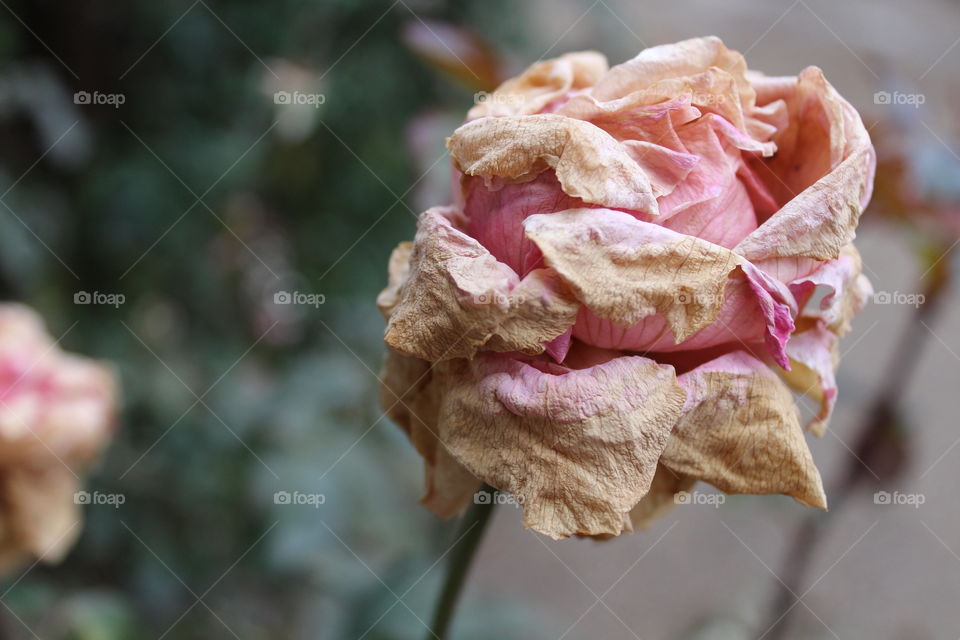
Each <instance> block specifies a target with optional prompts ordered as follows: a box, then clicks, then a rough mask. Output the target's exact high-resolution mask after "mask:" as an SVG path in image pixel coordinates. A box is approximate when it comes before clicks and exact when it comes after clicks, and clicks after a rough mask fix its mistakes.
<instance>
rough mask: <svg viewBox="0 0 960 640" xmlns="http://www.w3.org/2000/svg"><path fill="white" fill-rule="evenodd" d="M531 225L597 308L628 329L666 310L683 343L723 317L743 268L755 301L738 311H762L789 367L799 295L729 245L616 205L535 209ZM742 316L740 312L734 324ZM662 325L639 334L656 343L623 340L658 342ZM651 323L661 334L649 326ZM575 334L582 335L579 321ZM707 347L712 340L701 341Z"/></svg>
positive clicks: (577, 290)
mask: <svg viewBox="0 0 960 640" xmlns="http://www.w3.org/2000/svg"><path fill="white" fill-rule="evenodd" d="M524 227H525V229H526V232H527V235H528V236H529V237H530V238H531V239H532V240H533V241H534V242H535V243H536V244H537V246H538V247H539V248H540V250H541V252H542V253H543V255H544V258H545V260H546V264H547V265H548V266H550V267H552V268H554V269H556V270H557V272H558V273H559V274H560V275H561V276H562V277H563V279H564V281H566V282H567V283H568V284H569V285H570V287H571V288H572V289H573V292H574V294H575V295H576V297H577V298H578V299H579V300H581V301H582V302H583V303H584V304H585V305H586V306H587V307H589V309H590V311H591V312H592V313H594V314H596V315H597V316H599V317H600V318H603V319H607V320H611V321H613V322H614V323H616V324H617V325H619V326H620V327H622V328H630V327H634V326H635V325H637V324H638V323H640V322H641V321H643V320H644V319H646V318H648V317H650V316H653V315H654V314H659V315H660V316H662V317H663V318H664V319H665V321H666V325H667V326H668V327H669V330H670V332H671V333H672V335H673V339H674V343H675V344H681V343H683V342H684V341H685V340H687V339H688V338H690V337H691V336H693V335H694V334H696V333H697V332H698V331H700V330H702V329H704V328H705V327H707V326H708V325H710V324H711V323H713V322H714V321H715V320H717V318H718V315H719V314H720V311H721V309H722V308H723V306H724V291H725V289H726V288H727V286H728V281H729V279H730V277H731V274H733V273H734V271H735V270H737V268H738V267H739V268H740V269H739V271H737V273H738V274H740V275H739V276H738V277H741V278H744V280H745V282H746V285H747V286H746V287H741V288H740V291H741V295H743V296H745V297H744V298H743V299H742V300H743V301H745V302H746V301H748V302H751V303H752V306H747V307H745V308H744V307H738V308H737V309H736V310H732V309H731V310H732V311H734V312H738V313H740V314H743V313H744V312H747V311H755V310H759V312H760V313H759V315H758V319H760V320H761V322H760V323H757V324H758V325H759V326H762V327H765V328H766V336H767V343H768V346H769V347H770V349H771V353H772V354H773V356H774V358H776V359H777V361H778V362H780V363H782V364H783V365H784V366H788V365H787V362H786V357H785V355H784V354H783V345H784V343H785V342H786V340H787V338H788V337H789V334H790V331H791V330H792V329H793V319H792V314H793V313H794V312H795V305H794V303H793V296H792V295H791V294H790V292H789V290H787V288H786V287H785V286H784V285H782V284H780V283H778V282H776V281H774V280H773V279H771V278H769V277H767V276H766V275H765V274H763V273H762V272H760V271H759V270H758V269H755V268H754V267H753V266H752V265H750V264H749V263H748V262H747V261H745V260H743V259H742V258H741V257H740V256H738V255H736V254H735V253H734V252H732V251H730V250H729V249H725V248H723V247H721V246H719V245H715V244H713V243H710V242H706V241H704V240H700V239H699V238H695V237H692V236H688V235H684V234H680V233H677V232H675V231H671V230H669V229H665V228H663V227H660V226H658V225H655V224H650V223H646V222H642V221H639V220H636V219H635V218H633V217H632V216H630V215H628V214H625V213H622V212H619V211H611V210H608V209H573V210H570V211H564V212H561V213H554V214H550V215H535V216H531V217H529V218H527V219H526V221H525V222H524ZM734 275H736V274H734ZM738 302H739V301H738ZM728 308H730V307H728ZM581 318H583V314H581ZM742 322H743V320H741V319H738V320H736V322H734V324H735V325H739V324H742ZM662 326H663V325H659V326H651V327H647V328H644V329H641V334H640V335H633V336H631V338H634V339H652V342H650V343H646V344H637V343H633V344H630V345H625V344H621V345H618V346H621V347H622V348H630V349H636V350H654V349H658V348H659V344H660V342H659V340H660V336H661V333H660V329H661V328H662ZM754 326H757V325H754ZM650 329H652V330H653V331H654V334H653V335H649V334H648V333H647V332H648V330H650ZM613 331H614V329H610V332H611V333H612V332H613ZM729 333H730V332H729V331H727V332H726V334H724V333H723V332H720V333H719V334H718V338H719V339H721V340H729V339H730V337H729ZM574 334H575V335H582V334H579V333H578V330H577V329H576V328H575V329H574ZM757 337H758V338H760V337H762V335H758V336H757ZM595 344H596V343H595ZM655 345H656V346H655ZM597 346H605V347H610V346H614V345H611V344H597ZM706 346H712V344H697V345H696V346H695V348H703V347H706Z"/></svg>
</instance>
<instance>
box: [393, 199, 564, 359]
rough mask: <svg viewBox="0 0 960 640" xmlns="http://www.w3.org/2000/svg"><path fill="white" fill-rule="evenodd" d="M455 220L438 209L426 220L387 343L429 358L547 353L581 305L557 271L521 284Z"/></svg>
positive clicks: (544, 272) (426, 214)
mask: <svg viewBox="0 0 960 640" xmlns="http://www.w3.org/2000/svg"><path fill="white" fill-rule="evenodd" d="M449 215H451V212H450V211H449V210H447V209H444V208H440V207H437V208H434V209H430V210H428V211H426V212H424V213H423V214H422V215H421V216H420V220H419V222H418V230H417V236H416V239H415V241H414V248H413V253H412V256H411V260H410V273H409V277H408V279H407V281H406V282H405V283H404V284H403V286H402V287H401V289H400V293H399V300H398V301H397V302H396V304H395V305H394V306H393V307H392V310H391V311H390V318H389V322H388V324H387V331H386V336H385V340H386V342H387V344H389V345H390V346H391V347H393V348H394V349H397V350H398V351H400V352H402V353H405V354H407V355H412V356H416V357H418V358H423V359H425V360H430V361H438V360H443V359H447V358H457V357H470V356H472V355H473V354H474V353H476V352H477V350H479V349H481V348H489V349H493V350H496V351H524V352H527V353H542V352H543V350H544V346H543V343H544V342H548V341H550V340H552V339H554V338H556V337H557V336H559V335H561V334H562V333H564V332H565V331H566V330H567V329H568V328H570V326H571V325H572V324H573V322H574V319H575V317H576V311H577V307H578V304H577V302H576V300H575V299H574V298H573V297H572V295H571V294H570V293H569V292H568V291H567V288H566V286H565V285H564V284H563V282H561V281H560V279H559V278H558V277H557V275H556V274H555V273H553V272H552V271H550V270H546V269H538V270H536V271H533V272H531V273H529V274H528V275H527V276H526V277H525V278H523V280H520V279H519V278H518V277H517V274H516V273H514V271H513V270H512V269H510V267H508V266H507V265H505V264H503V263H501V262H497V260H496V259H495V258H494V257H493V256H492V255H490V252H489V251H487V250H486V249H485V248H484V247H483V246H481V245H480V243H478V242H477V241H476V240H474V239H473V238H470V237H469V236H467V235H466V234H464V233H462V232H460V231H458V230H457V229H455V228H454V227H453V225H452V224H451V223H450V220H449V218H448V216H449ZM388 291H389V287H388ZM386 300H387V301H389V300H390V295H389V293H388V294H387V295H386Z"/></svg>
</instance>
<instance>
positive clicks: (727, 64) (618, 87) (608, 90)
mask: <svg viewBox="0 0 960 640" xmlns="http://www.w3.org/2000/svg"><path fill="white" fill-rule="evenodd" d="M710 69H715V70H717V71H722V72H725V75H729V77H730V78H732V79H733V81H734V82H735V83H736V86H737V97H738V98H739V102H740V104H742V105H743V107H744V109H747V108H750V107H753V104H754V102H755V100H756V94H755V93H754V90H753V88H752V87H751V86H750V83H749V81H748V80H747V76H746V72H747V63H746V61H745V60H744V58H743V55H741V54H740V53H739V52H737V51H731V50H730V49H727V47H726V46H725V45H724V44H723V42H722V41H721V40H720V38H717V37H715V36H709V37H706V38H692V39H690V40H684V41H682V42H677V43H674V44H666V45H661V46H658V47H650V48H648V49H644V50H643V51H641V52H640V53H639V54H637V56H636V57H634V58H633V59H632V60H628V61H627V62H624V63H622V64H618V65H616V66H614V67H612V68H611V69H610V71H609V72H608V73H607V74H606V75H604V76H603V78H602V79H601V80H600V81H598V82H597V83H596V85H595V86H594V89H593V91H592V93H593V95H594V96H595V97H596V98H597V99H598V100H613V99H616V98H622V97H624V96H626V95H628V94H630V93H633V92H635V91H640V90H643V89H647V88H649V87H650V86H651V85H654V84H655V83H658V82H661V81H665V80H667V81H668V80H672V79H675V78H685V77H688V76H696V75H698V74H702V73H704V72H706V71H708V70H710Z"/></svg>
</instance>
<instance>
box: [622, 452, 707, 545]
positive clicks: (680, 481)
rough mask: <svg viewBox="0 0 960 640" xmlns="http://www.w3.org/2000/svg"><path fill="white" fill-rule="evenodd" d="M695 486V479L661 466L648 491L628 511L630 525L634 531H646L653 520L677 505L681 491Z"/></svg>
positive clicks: (658, 467)
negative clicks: (677, 498)
mask: <svg viewBox="0 0 960 640" xmlns="http://www.w3.org/2000/svg"><path fill="white" fill-rule="evenodd" d="M695 484H697V479H696V478H691V477H690V476H685V475H681V474H679V473H675V472H673V471H671V470H670V469H668V468H667V467H665V466H663V465H662V464H661V465H658V466H657V473H656V474H655V475H654V476H653V482H652V483H651V484H650V491H649V492H647V495H645V496H643V499H642V500H640V502H638V503H637V506H635V507H634V508H633V509H631V510H630V524H631V526H632V528H633V529H634V530H637V529H641V530H643V529H647V528H648V527H649V526H650V523H652V522H653V521H654V520H656V519H658V518H660V517H662V516H663V515H664V514H666V513H667V512H668V511H670V510H671V509H673V507H674V505H676V504H677V501H676V497H677V494H678V493H680V492H681V491H689V490H690V489H692V488H693V485H695Z"/></svg>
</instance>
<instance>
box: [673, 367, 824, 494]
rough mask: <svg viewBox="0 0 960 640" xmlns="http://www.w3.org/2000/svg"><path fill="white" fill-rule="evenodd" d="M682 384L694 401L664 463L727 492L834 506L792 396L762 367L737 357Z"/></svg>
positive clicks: (684, 377)
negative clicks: (829, 501) (828, 501)
mask: <svg viewBox="0 0 960 640" xmlns="http://www.w3.org/2000/svg"><path fill="white" fill-rule="evenodd" d="M678 379H679V381H680V384H681V385H682V386H683V387H684V389H686V391H687V402H686V405H685V406H684V410H683V414H682V415H681V417H680V419H679V421H678V423H677V427H676V429H674V432H673V435H672V437H671V438H670V441H669V442H668V443H667V447H666V449H665V450H664V452H663V456H662V457H661V463H662V464H664V465H665V466H667V467H669V468H670V469H671V470H673V471H674V472H676V473H679V474H682V475H688V476H692V477H695V478H699V479H701V480H704V481H705V482H708V483H710V484H712V485H714V486H715V487H717V488H718V489H720V490H721V491H725V492H727V493H752V494H774V493H782V494H786V495H789V496H792V497H793V498H795V499H796V500H798V501H799V502H801V503H803V504H805V505H808V506H817V507H821V508H826V497H825V495H824V492H823V486H822V483H821V481H820V473H819V472H818V471H817V468H816V466H815V465H814V463H813V458H812V456H811V455H810V450H809V448H808V447H807V443H806V441H805V440H804V437H803V430H802V429H801V428H800V423H799V417H798V415H797V408H796V405H795V404H794V402H793V398H792V396H791V395H790V391H789V390H788V389H787V388H786V386H784V384H783V383H782V382H781V381H780V380H779V378H777V376H776V375H775V374H773V373H772V372H771V371H770V369H768V368H767V367H766V366H765V365H764V364H763V363H762V362H760V361H759V360H757V359H756V358H754V357H752V356H750V355H748V354H746V353H744V352H742V351H740V352H734V353H731V354H728V355H724V356H721V357H720V358H717V359H716V360H712V361H711V362H708V363H707V364H704V365H701V366H700V367H697V368H696V369H694V370H693V371H690V372H688V373H685V374H683V375H681V376H680V377H679V378H678Z"/></svg>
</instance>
